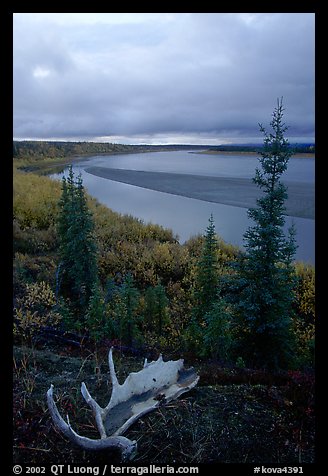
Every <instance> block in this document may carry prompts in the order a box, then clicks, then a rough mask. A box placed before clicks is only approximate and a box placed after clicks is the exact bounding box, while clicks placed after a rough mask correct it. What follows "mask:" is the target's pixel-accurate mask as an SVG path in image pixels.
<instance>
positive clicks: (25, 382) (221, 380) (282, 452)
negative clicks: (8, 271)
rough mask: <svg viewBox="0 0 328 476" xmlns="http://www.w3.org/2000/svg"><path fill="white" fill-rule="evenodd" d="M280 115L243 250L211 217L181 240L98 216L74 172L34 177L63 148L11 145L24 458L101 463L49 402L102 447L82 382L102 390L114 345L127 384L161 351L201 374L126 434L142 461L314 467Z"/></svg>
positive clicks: (309, 324) (304, 279)
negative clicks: (66, 434)
mask: <svg viewBox="0 0 328 476" xmlns="http://www.w3.org/2000/svg"><path fill="white" fill-rule="evenodd" d="M282 112H283V109H282V104H281V103H280V102H278V106H277V108H276V109H275V111H274V114H273V119H272V123H271V126H272V130H273V132H272V133H270V134H268V133H267V132H266V131H265V129H264V128H262V132H263V133H264V136H265V139H264V148H263V149H262V152H261V159H260V164H261V167H262V168H261V169H259V170H257V171H256V175H255V179H254V180H255V182H256V183H257V184H258V185H259V186H260V187H262V189H263V191H264V194H263V197H262V198H261V199H260V200H259V202H258V207H257V208H255V209H253V210H250V211H249V214H250V216H251V217H252V218H253V219H254V221H255V225H254V227H251V228H249V230H247V232H246V234H245V243H246V250H245V251H241V250H240V249H238V248H236V247H234V246H232V245H230V244H228V243H225V242H224V241H223V240H222V239H221V238H220V237H219V236H218V235H217V234H216V232H215V223H214V221H213V217H210V218H209V225H208V228H207V229H206V230H205V233H204V235H202V236H195V237H193V238H191V239H189V240H188V241H187V242H186V243H184V244H179V242H178V240H177V237H176V236H174V234H173V233H172V231H170V230H167V229H164V228H162V227H160V226H157V225H154V224H144V223H142V222H141V221H140V220H138V219H136V218H133V217H132V216H127V215H124V216H123V215H120V214H118V213H115V212H113V211H112V210H110V209H109V208H107V207H105V206H103V205H101V204H100V203H99V202H97V201H96V200H95V199H93V198H92V197H90V196H88V195H87V194H86V192H85V190H84V187H83V183H82V180H81V177H75V176H74V174H73V172H72V170H71V171H70V173H69V176H68V177H67V178H65V179H63V180H62V182H61V183H60V182H57V181H53V180H51V179H50V178H48V177H46V176H42V175H40V174H36V173H35V172H31V170H34V169H33V167H34V166H35V165H36V164H37V165H38V167H39V166H40V162H42V161H44V157H45V156H47V157H51V160H53V161H54V162H56V161H57V159H58V162H60V161H61V160H63V159H64V160H67V158H65V157H66V156H65V154H67V151H65V153H63V156H62V157H57V156H55V155H56V151H57V149H56V144H54V145H53V146H52V145H51V144H45V145H43V146H42V147H43V155H42V156H41V155H40V152H39V149H38V147H39V146H37V147H36V150H37V151H38V152H37V153H36V152H35V151H34V152H33V153H32V154H31V155H30V156H29V155H28V154H27V152H26V150H28V147H26V145H25V148H24V147H22V148H19V147H17V146H15V147H16V148H15V150H14V152H15V153H14V173H13V179H14V201H13V212H14V217H13V225H14V232H13V238H14V264H13V278H14V283H13V289H14V312H13V329H14V331H13V334H14V394H15V398H14V428H15V430H14V452H15V462H16V463H25V464H27V463H34V464H36V462H37V461H39V458H40V456H42V459H43V460H44V462H49V463H56V464H57V463H62V462H63V463H64V462H67V461H69V462H71V463H74V462H76V463H80V464H82V462H83V463H88V462H92V461H93V462H94V461H96V460H97V462H100V461H102V459H103V461H104V462H108V456H107V455H102V454H101V453H100V454H98V455H97V456H94V455H90V454H87V453H84V452H83V451H82V450H78V449H76V448H74V447H69V446H68V445H67V444H66V441H65V440H64V439H63V438H62V437H61V436H60V435H58V434H56V433H55V432H54V431H53V430H52V428H51V425H49V422H50V419H49V413H48V411H47V409H46V402H45V393H46V390H47V389H48V388H49V386H50V383H54V384H56V389H57V392H59V394H58V395H59V396H58V398H57V406H58V407H60V408H61V410H62V412H63V413H65V411H69V413H70V415H72V418H73V419H74V425H75V427H76V428H77V429H78V430H79V433H81V434H85V435H87V436H90V437H94V435H95V433H94V431H95V430H94V428H93V426H92V415H90V413H89V410H88V409H86V408H85V407H84V406H83V405H82V402H81V399H80V395H79V385H80V382H81V381H82V380H84V381H85V382H86V383H87V385H88V388H90V390H91V391H92V392H95V393H97V395H100V399H101V395H107V394H108V383H107V380H108V375H107V362H106V359H107V352H108V347H109V346H114V347H115V348H116V349H117V351H118V353H119V358H118V377H119V379H120V380H123V378H124V377H126V373H127V372H130V371H133V370H135V369H136V368H139V367H140V361H141V360H142V358H143V357H148V358H151V359H155V358H157V357H158V354H159V353H160V352H161V353H163V356H164V358H165V359H168V358H180V357H183V358H185V361H186V364H187V365H188V366H189V365H190V364H191V365H194V366H195V367H196V370H197V371H198V373H199V375H200V381H199V384H198V387H197V388H196V389H195V390H193V391H192V392H191V393H190V394H188V395H187V396H186V397H185V398H183V399H181V400H180V401H177V402H174V403H172V404H170V405H169V406H168V408H166V409H164V410H161V409H159V410H158V411H157V412H156V413H154V414H152V415H149V416H147V417H145V418H143V419H142V420H140V421H139V422H137V423H136V424H135V426H133V427H132V428H131V429H130V430H129V432H128V434H127V436H128V437H129V438H131V439H132V440H134V439H138V447H139V453H138V457H137V461H136V462H137V463H140V464H142V463H144V464H146V463H158V464H161V463H162V464H164V463H165V464H170V463H201V462H238V463H239V462H249V463H254V464H256V463H263V464H265V463H281V464H289V465H290V464H293V465H295V464H298V463H300V464H301V463H303V462H313V461H314V373H313V369H314V326H315V280H314V268H313V267H312V266H310V265H307V264H305V263H301V262H294V261H293V250H294V246H295V243H294V238H293V231H291V234H290V236H289V237H287V238H285V237H284V236H283V235H282V233H281V225H282V223H283V203H284V199H285V196H286V190H285V189H284V188H283V186H282V185H281V183H280V181H279V178H280V175H281V174H282V173H283V171H284V170H285V169H286V167H287V163H288V158H289V155H290V153H289V150H288V147H287V143H286V141H285V139H284V131H285V129H284V125H283V123H282ZM79 147H81V150H82V151H83V144H82V145H81V144H80V146H79ZM105 149H106V147H105ZM105 149H104V152H107V150H105ZM97 152H98V151H97ZM69 154H71V151H70V152H69ZM31 157H33V159H32V158H31ZM49 160H50V159H49ZM51 160H50V161H51ZM45 165H46V166H48V159H47V160H46V161H45ZM86 421H87V422H88V423H87V424H86ZM58 455H60V458H62V460H61V461H59V459H58V458H59V456H58ZM113 461H115V455H113Z"/></svg>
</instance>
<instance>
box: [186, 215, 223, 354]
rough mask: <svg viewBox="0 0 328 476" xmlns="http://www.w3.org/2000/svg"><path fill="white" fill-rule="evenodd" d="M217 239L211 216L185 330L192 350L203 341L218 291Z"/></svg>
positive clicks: (198, 347) (197, 269)
mask: <svg viewBox="0 0 328 476" xmlns="http://www.w3.org/2000/svg"><path fill="white" fill-rule="evenodd" d="M217 247H218V243H217V237H216V233H215V225H214V219H213V215H212V214H211V216H210V218H209V224H208V227H207V228H206V232H205V236H204V245H203V248H202V252H201V256H200V259H199V261H198V263H197V267H196V278H195V289H194V293H193V300H194V307H193V310H192V315H191V320H190V323H189V325H188V327H187V329H186V338H187V341H188V342H189V346H190V345H191V346H192V347H193V348H194V349H195V348H196V349H197V350H199V349H200V347H201V346H202V344H203V339H204V327H205V326H206V321H205V315H206V313H207V312H209V311H210V309H211V307H212V305H213V303H214V302H215V301H216V299H217V291H218V278H219V276H218V260H217Z"/></svg>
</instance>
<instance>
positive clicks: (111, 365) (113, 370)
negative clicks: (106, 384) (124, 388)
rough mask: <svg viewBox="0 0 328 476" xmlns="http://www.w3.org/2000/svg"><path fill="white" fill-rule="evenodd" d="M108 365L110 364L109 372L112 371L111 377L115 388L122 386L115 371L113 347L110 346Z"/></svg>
mask: <svg viewBox="0 0 328 476" xmlns="http://www.w3.org/2000/svg"><path fill="white" fill-rule="evenodd" d="M108 365H109V372H110V379H111V382H112V386H113V390H114V389H115V388H117V387H119V386H120V384H119V382H118V380H117V377H116V372H115V365H114V361H113V347H111V348H110V350H109V354H108Z"/></svg>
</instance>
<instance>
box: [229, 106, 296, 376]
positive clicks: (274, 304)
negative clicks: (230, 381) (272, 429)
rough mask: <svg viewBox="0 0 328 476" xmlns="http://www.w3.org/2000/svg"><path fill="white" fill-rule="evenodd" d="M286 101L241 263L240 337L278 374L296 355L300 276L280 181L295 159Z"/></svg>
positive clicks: (276, 119)
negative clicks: (293, 341)
mask: <svg viewBox="0 0 328 476" xmlns="http://www.w3.org/2000/svg"><path fill="white" fill-rule="evenodd" d="M282 119H283V106H282V100H280V101H279V100H278V105H277V107H276V108H275V110H274V112H273V115H272V121H271V123H270V125H271V127H272V132H271V133H269V134H268V133H267V132H266V130H265V129H264V127H263V126H262V125H260V130H261V132H262V133H263V134H264V147H263V151H262V152H261V158H260V159H259V160H260V164H261V170H260V169H259V168H257V169H256V173H255V178H254V179H253V181H254V183H255V184H256V185H257V186H258V187H260V188H261V189H262V191H263V194H262V196H261V197H260V198H259V199H258V200H257V205H258V206H257V207H256V208H251V209H249V211H248V216H249V217H250V218H251V219H252V220H253V221H254V222H255V224H254V225H253V226H251V227H249V228H248V230H247V231H246V233H245V235H244V240H245V247H246V255H245V257H244V259H243V260H242V262H241V264H240V269H239V278H240V280H239V285H240V294H239V295H238V296H237V308H238V310H239V316H240V318H241V322H240V337H241V342H242V345H243V350H244V353H245V355H246V357H248V359H249V361H250V363H252V364H255V365H260V366H264V367H267V368H270V369H276V368H281V367H286V366H288V363H289V359H290V356H291V350H292V348H291V332H290V327H291V304H292V301H293V286H294V271H293V267H292V258H293V255H294V253H295V250H296V245H295V232H294V228H293V227H292V228H290V229H289V231H288V237H287V238H286V236H285V234H284V231H283V225H284V222H285V218H284V215H283V214H284V212H285V207H284V202H285V200H286V198H287V189H286V186H285V185H284V184H283V183H282V182H281V181H280V177H281V175H282V174H283V172H285V171H286V169H287V164H288V160H289V158H290V155H291V151H290V148H289V144H288V141H287V139H286V138H285V137H284V133H285V131H286V130H287V127H286V126H285V124H284V123H283V122H282Z"/></svg>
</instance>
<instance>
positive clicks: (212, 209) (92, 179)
mask: <svg viewBox="0 0 328 476" xmlns="http://www.w3.org/2000/svg"><path fill="white" fill-rule="evenodd" d="M91 165H93V166H94V165H96V166H101V167H110V168H116V169H128V170H143V171H154V172H172V173H183V174H196V175H211V176H222V177H240V178H252V177H253V176H254V171H255V168H256V167H257V166H258V165H259V162H258V158H257V157H256V156H252V155H243V156H234V155H205V154H199V153H189V152H187V151H177V152H149V153H143V154H128V155H112V156H94V157H90V158H88V159H86V160H84V161H83V162H79V163H75V164H74V166H73V169H74V171H75V172H76V173H79V172H81V174H82V178H83V183H84V186H85V187H86V189H87V191H88V192H89V193H90V195H92V196H94V197H95V198H97V199H98V200H99V201H100V202H101V203H104V204H105V205H107V206H108V207H110V208H111V209H112V210H115V211H117V212H120V213H123V214H125V213H127V214H130V215H133V216H135V217H138V218H140V219H142V220H144V222H146V223H148V222H152V223H158V224H159V225H162V226H164V227H166V228H171V229H172V230H173V232H174V233H176V234H177V235H178V236H179V240H180V242H181V243H183V242H184V241H186V240H187V239H188V238H190V237H191V236H192V235H196V234H198V233H204V230H205V229H206V227H207V225H208V218H209V216H210V214H211V213H213V217H214V220H215V228H216V231H217V233H218V234H219V235H220V236H221V237H222V238H223V239H224V240H225V241H227V242H229V243H233V244H235V245H238V246H242V245H243V234H244V233H245V231H246V229H247V227H248V226H249V225H250V220H249V219H248V217H247V209H245V208H239V207H232V206H228V205H221V204H218V203H211V202H204V201H200V200H196V199H192V198H187V197H181V196H177V195H171V194H167V193H163V192H157V191H153V190H147V189H144V188H141V187H136V186H134V185H128V184H124V183H119V182H114V181H112V180H108V179H104V178H101V177H96V176H94V175H91V174H89V173H87V172H85V170H84V169H85V168H87V167H90V166H91ZM314 169H315V167H314V159H310V158H297V157H295V158H292V159H290V162H289V165H288V170H287V172H286V173H285V174H284V179H286V180H288V181H296V182H304V183H309V182H310V183H314V172H315V171H314ZM64 173H65V171H64ZM61 175H62V174H57V175H53V176H52V177H54V178H59V177H61ZM292 222H294V223H295V226H296V230H297V237H296V238H297V243H298V246H299V247H298V250H297V252H296V259H298V260H303V261H306V262H309V263H314V256H315V242H314V241H315V233H314V232H315V230H314V220H311V219H305V218H298V217H286V228H287V227H288V226H290V225H291V223H292Z"/></svg>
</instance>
